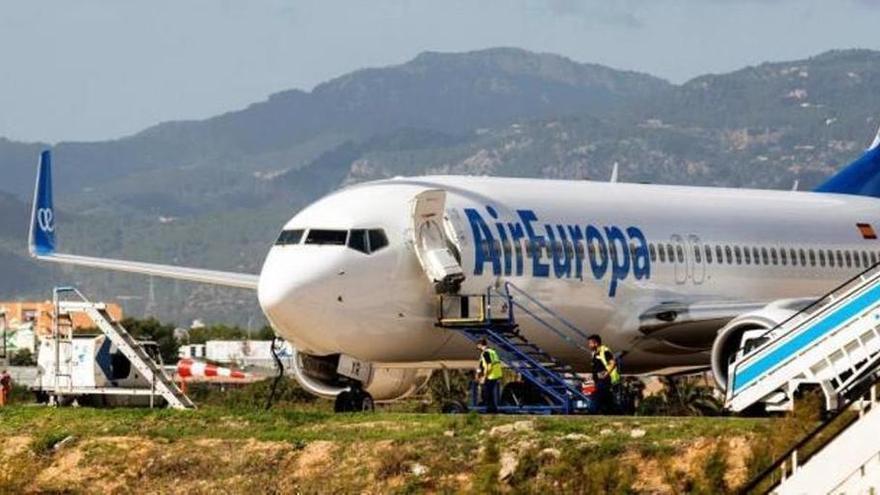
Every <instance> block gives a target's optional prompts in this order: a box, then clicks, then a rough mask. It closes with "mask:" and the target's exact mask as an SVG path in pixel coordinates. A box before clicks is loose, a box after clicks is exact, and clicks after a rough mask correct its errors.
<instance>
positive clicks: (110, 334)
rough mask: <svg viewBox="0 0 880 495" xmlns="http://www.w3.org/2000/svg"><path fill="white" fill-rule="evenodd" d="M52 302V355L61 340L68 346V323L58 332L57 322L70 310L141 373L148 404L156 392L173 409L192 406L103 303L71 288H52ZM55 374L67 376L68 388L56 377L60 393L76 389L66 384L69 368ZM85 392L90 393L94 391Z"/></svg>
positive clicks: (123, 391)
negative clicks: (91, 324) (87, 320)
mask: <svg viewBox="0 0 880 495" xmlns="http://www.w3.org/2000/svg"><path fill="white" fill-rule="evenodd" d="M64 294H73V295H75V296H76V298H77V299H78V300H64V299H63V295H64ZM54 302H55V320H56V331H55V338H56V346H55V352H56V358H58V357H59V355H58V353H59V352H60V347H61V345H64V344H65V343H67V345H70V344H69V340H70V339H72V334H73V331H72V325H70V327H69V328H70V330H68V332H67V334H66V335H65V334H64V332H62V331H59V330H60V329H59V328H58V327H59V326H60V325H63V324H62V323H60V322H63V321H70V317H71V315H72V314H73V313H84V314H85V315H87V316H88V317H89V318H90V319H91V320H92V321H93V322H94V323H95V325H97V326H98V328H99V329H100V330H101V331H102V332H103V333H104V335H106V336H107V338H108V339H110V341H111V342H112V343H113V344H114V345H115V346H116V348H117V349H119V351H120V352H122V354H123V355H124V356H125V357H126V358H127V359H128V360H129V362H130V363H131V365H132V366H133V367H134V368H135V369H136V370H137V371H138V372H139V373H140V374H141V376H142V377H144V379H146V380H147V382H148V383H150V385H151V388H150V389H149V390H148V391H147V392H148V393H149V395H150V398H151V406H152V397H153V396H154V395H158V396H161V397H162V398H163V399H165V402H166V403H167V404H168V406H169V407H171V408H174V409H194V408H195V407H196V406H195V404H193V402H192V401H191V400H190V399H189V397H187V396H186V394H184V393H183V392H182V391H181V390H180V388H179V387H178V386H177V384H176V383H174V381H172V380H171V379H170V378H168V376H167V375H166V374H165V372H164V371H163V370H162V368H161V367H160V366H159V365H158V364H157V363H156V362H155V361H154V360H153V358H151V357H150V356H149V355H148V354H147V352H146V351H145V350H144V349H143V347H142V346H141V345H140V344H139V343H138V342H137V340H135V339H134V337H132V336H131V334H129V333H128V331H127V330H126V329H125V328H124V327H123V326H122V325H121V324H120V323H119V322H117V321H114V319H113V318H112V317H111V316H110V314H109V313H107V307H106V305H105V304H103V303H94V302H91V301H89V300H88V299H86V297H85V296H83V294H82V293H81V292H79V291H78V290H77V289H75V288H73V287H58V288H55V290H54ZM55 362H56V364H58V365H60V359H56V361H55ZM69 362H70V360H68V364H69ZM55 376H56V377H58V378H62V377H67V379H68V385H67V388H68V390H64V388H65V385H64V384H62V383H60V382H59V381H58V380H57V378H56V385H55V386H56V391H59V392H61V393H64V392H70V393H75V392H77V391H76V390H72V389H71V387H70V371H69V370H68V371H67V372H66V373H65V372H64V371H61V370H56V375H55ZM111 391H112V389H105V393H110V392H111ZM89 392H90V393H94V391H89ZM132 392H133V391H132V390H130V389H129V390H120V391H119V393H132Z"/></svg>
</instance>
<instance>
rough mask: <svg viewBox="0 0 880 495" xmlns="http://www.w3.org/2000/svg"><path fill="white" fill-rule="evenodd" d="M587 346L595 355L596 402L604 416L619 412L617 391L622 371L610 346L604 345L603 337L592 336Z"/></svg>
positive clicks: (594, 380)
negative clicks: (616, 397) (616, 398)
mask: <svg viewBox="0 0 880 495" xmlns="http://www.w3.org/2000/svg"><path fill="white" fill-rule="evenodd" d="M587 345H588V346H589V348H590V351H591V352H592V354H593V382H594V383H595V384H596V402H597V403H598V409H599V412H600V413H603V414H613V413H616V412H617V404H616V400H615V398H614V397H615V391H616V389H617V387H618V385H619V384H620V370H618V369H617V360H615V359H614V353H613V352H611V349H609V348H608V346H606V345H603V344H602V337H600V336H598V335H590V336H589V337H588V338H587Z"/></svg>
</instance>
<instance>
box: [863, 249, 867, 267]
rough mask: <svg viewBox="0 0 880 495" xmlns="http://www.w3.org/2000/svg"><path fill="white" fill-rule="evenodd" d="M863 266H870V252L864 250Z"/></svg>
mask: <svg viewBox="0 0 880 495" xmlns="http://www.w3.org/2000/svg"><path fill="white" fill-rule="evenodd" d="M862 266H864V267H865V268H868V253H867V252H865V251H862Z"/></svg>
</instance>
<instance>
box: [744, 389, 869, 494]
mask: <svg viewBox="0 0 880 495" xmlns="http://www.w3.org/2000/svg"><path fill="white" fill-rule="evenodd" d="M865 395H866V397H865V398H860V399H858V400H856V401H853V402H851V403H850V406H849V407H848V408H847V411H846V412H845V413H842V414H849V415H851V417H852V419H847V421H846V422H845V424H844V425H840V424H838V423H839V421H838V420H839V419H841V418H847V416H842V414H838V415H836V416H835V417H834V418H832V419H831V420H829V421H828V422H826V423H825V424H823V425H822V426H820V427H819V428H818V429H816V430H814V431H813V432H812V433H811V434H810V435H807V437H805V438H804V439H803V440H801V441H800V442H799V443H798V445H796V446H794V447H793V448H792V449H791V450H789V452H787V453H786V454H785V455H784V456H783V457H782V458H780V460H778V461H777V462H776V463H775V464H774V465H773V466H771V470H770V471H768V472H766V475H765V476H764V480H767V481H770V480H776V481H775V486H773V487H772V488H770V490H769V493H773V494H776V495H806V494H809V495H812V494H861V493H864V494H875V493H878V491H880V444H878V442H877V439H878V438H880V407H878V406H880V403H878V402H877V394H876V388H875V386H874V385H872V386H871V389H870V390H869V392H868V393H866V394H865ZM829 427H834V428H842V429H840V430H839V432H838V433H834V431H833V428H829ZM823 435H824V437H823ZM817 440H822V441H821V442H820V443H819V445H815V443H816V442H817ZM807 456H808V457H807ZM801 459H802V460H801ZM760 481H762V480H761V479H760V478H759V479H757V480H756V481H755V482H753V483H752V485H751V486H750V487H749V489H746V490H743V492H744V493H750V492H753V491H756V492H761V493H762V492H763V491H760V490H757V488H758V486H760V483H759V482H760ZM751 488H755V490H752V489H751Z"/></svg>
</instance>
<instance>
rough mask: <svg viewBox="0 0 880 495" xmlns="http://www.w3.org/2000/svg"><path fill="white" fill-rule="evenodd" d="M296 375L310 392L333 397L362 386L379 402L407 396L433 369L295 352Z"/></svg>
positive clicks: (422, 382) (339, 355) (418, 387)
mask: <svg viewBox="0 0 880 495" xmlns="http://www.w3.org/2000/svg"><path fill="white" fill-rule="evenodd" d="M292 362H293V364H292V367H293V375H294V377H296V379H297V381H298V382H299V383H300V385H302V387H303V388H304V389H306V390H307V391H308V392H310V393H312V394H315V395H317V396H319V397H324V398H327V399H332V398H334V397H336V396H337V395H339V394H340V393H342V392H345V391H347V390H350V389H351V388H352V387H358V388H360V389H362V390H364V391H366V392H368V393H369V394H370V396H372V398H373V399H374V400H376V401H393V400H398V399H403V398H406V397H407V396H409V395H411V394H413V393H414V392H416V391H417V390H419V389H420V388H421V387H422V386H424V385H425V384H426V383H427V382H428V379H429V378H430V377H431V371H432V370H430V369H415V368H387V367H380V366H375V365H373V364H371V363H366V362H363V361H358V360H356V359H354V358H352V357H350V356H346V355H341V354H334V355H330V356H312V355H309V354H305V353H302V352H297V351H296V350H294V351H293V359H292Z"/></svg>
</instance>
